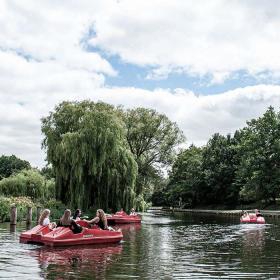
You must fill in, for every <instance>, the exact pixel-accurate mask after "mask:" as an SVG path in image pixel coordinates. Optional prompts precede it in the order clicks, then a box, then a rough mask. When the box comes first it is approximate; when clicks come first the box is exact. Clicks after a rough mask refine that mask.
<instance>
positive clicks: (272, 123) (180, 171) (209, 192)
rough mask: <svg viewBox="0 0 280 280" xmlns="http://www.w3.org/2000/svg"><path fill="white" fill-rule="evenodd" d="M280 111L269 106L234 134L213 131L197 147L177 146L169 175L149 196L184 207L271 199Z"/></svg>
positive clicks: (277, 186) (275, 189)
mask: <svg viewBox="0 0 280 280" xmlns="http://www.w3.org/2000/svg"><path fill="white" fill-rule="evenodd" d="M279 170H280V113H276V112H275V111H274V109H273V108H272V107H270V108H268V110H267V111H266V112H265V114H264V115H263V116H262V117H260V118H258V119H253V120H251V121H249V122H247V126H246V127H245V128H243V129H241V130H238V131H236V132H235V134H234V137H231V136H230V135H228V136H226V137H225V136H222V135H220V134H218V133H216V134H214V135H213V136H212V137H211V139H210V140H209V141H208V143H207V145H206V146H205V147H203V148H201V149H199V148H196V147H193V146H191V147H190V148H189V149H187V150H185V151H183V152H181V153H180V154H179V155H178V157H177V159H176V161H175V163H174V164H173V167H172V171H171V173H170V181H169V184H168V185H167V187H166V188H164V189H163V191H162V192H158V193H157V195H158V196H160V198H158V197H157V196H156V194H154V195H153V201H155V202H156V203H159V201H160V200H161V201H162V202H163V203H165V204H167V205H173V206H174V205H178V202H179V201H180V200H182V202H183V204H184V205H185V206H186V207H193V206H196V205H208V206H209V205H211V206H212V205H213V206H214V205H225V206H226V207H234V206H236V205H237V204H238V203H240V202H241V203H252V202H260V201H265V203H266V204H270V203H275V202H276V199H277V198H279V195H280V172H279Z"/></svg>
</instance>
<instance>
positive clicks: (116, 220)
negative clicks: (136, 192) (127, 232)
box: [107, 211, 141, 224]
mask: <svg viewBox="0 0 280 280" xmlns="http://www.w3.org/2000/svg"><path fill="white" fill-rule="evenodd" d="M107 221H108V223H109V224H131V223H141V216H140V215H137V214H135V215H127V214H126V213H125V212H123V211H121V212H117V213H116V214H114V215H112V216H107Z"/></svg>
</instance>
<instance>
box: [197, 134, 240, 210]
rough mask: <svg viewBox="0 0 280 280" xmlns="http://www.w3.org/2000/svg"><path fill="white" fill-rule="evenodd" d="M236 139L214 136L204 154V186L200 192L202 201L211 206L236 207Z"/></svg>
mask: <svg viewBox="0 0 280 280" xmlns="http://www.w3.org/2000/svg"><path fill="white" fill-rule="evenodd" d="M234 143H235V141H234V139H232V138H231V136H230V135H228V136H227V137H224V136H222V135H220V134H218V133H217V134H214V135H213V137H212V138H211V139H210V140H209V141H208V143H207V145H206V147H205V148H204V149H203V153H202V157H203V160H202V170H203V177H204V178H203V179H204V184H203V188H202V189H201V190H200V199H199V200H200V201H201V202H202V203H204V204H205V203H209V204H229V205H235V204H236V203H237V200H238V192H239V190H238V191H235V189H234V188H232V187H231V186H232V184H233V181H234V176H235V171H236V163H235V154H236V149H235V148H234Z"/></svg>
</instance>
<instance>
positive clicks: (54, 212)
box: [43, 199, 67, 219]
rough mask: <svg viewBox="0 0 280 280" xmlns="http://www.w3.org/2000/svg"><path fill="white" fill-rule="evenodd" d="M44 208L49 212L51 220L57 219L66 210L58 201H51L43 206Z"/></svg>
mask: <svg viewBox="0 0 280 280" xmlns="http://www.w3.org/2000/svg"><path fill="white" fill-rule="evenodd" d="M43 205H44V208H47V209H50V210H51V219H59V218H60V217H61V216H62V215H63V213H64V210H65V209H66V208H67V206H66V205H65V204H63V203H62V202H61V201H60V200H55V199H51V200H49V201H47V202H46V203H44V204H43Z"/></svg>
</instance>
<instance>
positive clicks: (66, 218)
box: [60, 209, 71, 226]
mask: <svg viewBox="0 0 280 280" xmlns="http://www.w3.org/2000/svg"><path fill="white" fill-rule="evenodd" d="M70 216H71V210H70V209H66V210H65V211H64V214H63V216H62V217H61V218H60V222H61V224H62V225H64V226H70V225H71V219H70Z"/></svg>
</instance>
